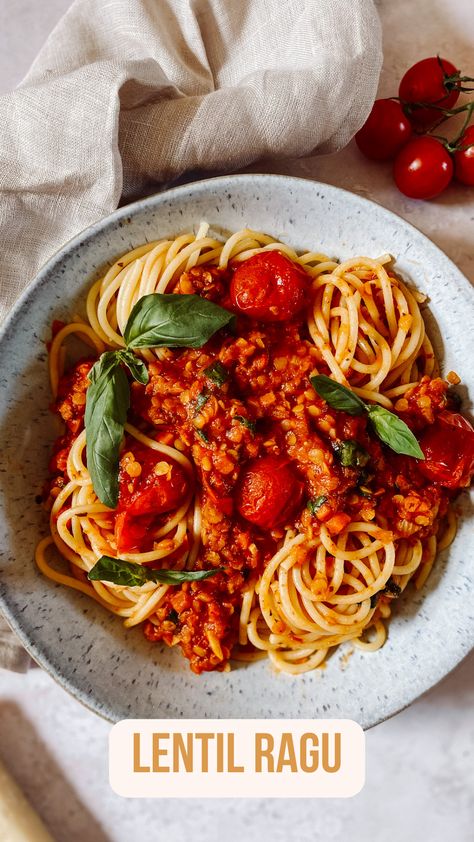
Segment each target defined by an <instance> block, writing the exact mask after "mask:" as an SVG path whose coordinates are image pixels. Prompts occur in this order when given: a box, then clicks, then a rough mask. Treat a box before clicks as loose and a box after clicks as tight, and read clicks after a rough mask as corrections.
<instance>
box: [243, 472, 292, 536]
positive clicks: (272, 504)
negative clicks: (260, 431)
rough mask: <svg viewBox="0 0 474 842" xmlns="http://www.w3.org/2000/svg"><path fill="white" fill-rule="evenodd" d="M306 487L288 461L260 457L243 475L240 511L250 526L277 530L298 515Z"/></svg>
mask: <svg viewBox="0 0 474 842" xmlns="http://www.w3.org/2000/svg"><path fill="white" fill-rule="evenodd" d="M303 488H304V486H303V483H302V482H301V481H300V480H299V479H298V477H297V476H296V474H295V473H294V471H293V469H292V468H291V465H290V464H289V462H288V459H285V458H282V457H278V456H259V457H257V458H256V459H254V460H253V461H252V462H249V464H248V465H247V467H246V469H245V471H244V473H243V474H242V476H241V479H240V483H239V485H238V487H237V496H236V505H237V509H238V511H239V512H240V514H241V515H242V517H243V518H245V520H248V521H250V523H254V524H255V525H256V526H260V527H261V528H262V529H274V528H275V527H276V526H280V525H282V524H283V523H284V522H285V521H286V520H287V519H288V518H290V517H291V516H292V515H293V514H294V513H295V511H296V509H297V508H298V506H299V505H300V503H301V498H302V496H303Z"/></svg>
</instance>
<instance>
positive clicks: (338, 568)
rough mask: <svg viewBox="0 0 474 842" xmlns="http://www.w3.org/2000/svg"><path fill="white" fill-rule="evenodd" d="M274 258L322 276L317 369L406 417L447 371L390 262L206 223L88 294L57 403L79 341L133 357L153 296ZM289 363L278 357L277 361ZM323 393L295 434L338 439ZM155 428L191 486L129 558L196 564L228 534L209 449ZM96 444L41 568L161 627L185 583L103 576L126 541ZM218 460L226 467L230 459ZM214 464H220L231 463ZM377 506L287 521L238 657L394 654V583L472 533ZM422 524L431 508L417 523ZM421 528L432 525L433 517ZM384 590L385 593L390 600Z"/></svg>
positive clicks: (313, 312) (313, 322) (249, 585)
mask: <svg viewBox="0 0 474 842" xmlns="http://www.w3.org/2000/svg"><path fill="white" fill-rule="evenodd" d="M272 250H277V251H278V252H280V253H282V254H284V255H286V256H287V257H288V258H289V259H290V260H291V261H293V262H294V263H295V264H297V265H299V266H300V267H302V268H303V269H304V270H305V272H306V273H307V274H308V276H309V282H308V290H309V301H308V307H307V328H305V330H307V333H306V336H307V340H306V342H307V344H308V345H310V344H312V345H313V350H312V351H311V352H310V353H311V355H312V365H311V373H312V374H317V373H327V374H329V375H330V376H331V377H332V378H333V379H334V380H335V381H337V382H338V383H340V384H343V385H345V386H348V387H350V388H351V390H352V391H353V392H354V393H355V394H356V395H358V396H359V397H360V398H362V399H363V400H364V401H368V402H370V403H371V404H378V405H380V406H382V407H384V408H386V409H389V410H393V409H395V410H397V411H404V410H406V409H407V407H408V401H409V399H410V395H411V394H412V393H413V390H416V389H417V387H419V386H420V382H422V381H423V378H425V381H428V380H431V379H432V378H434V377H436V375H437V371H436V360H435V356H434V353H433V349H432V346H431V343H430V341H429V339H428V337H427V335H426V332H425V326H424V322H423V318H422V315H421V312H420V307H419V304H420V303H421V302H422V301H423V300H424V298H423V296H421V295H420V294H419V293H417V292H415V291H414V290H413V289H411V288H409V287H408V286H407V285H406V284H405V283H404V282H403V281H402V280H401V279H400V278H398V277H396V276H395V274H394V273H393V270H391V269H390V263H391V258H390V256H389V255H383V256H381V257H379V258H378V259H376V260H375V259H370V258H367V257H357V258H351V259H349V260H345V261H344V262H343V263H340V264H338V263H336V262H335V261H334V260H330V259H329V258H328V257H326V256H325V255H323V254H320V253H318V252H313V251H310V252H306V253H303V254H298V253H297V252H296V251H294V250H293V249H292V248H290V247H289V246H287V245H286V244H284V243H280V242H277V241H275V240H274V239H273V238H272V237H270V236H268V235H266V234H262V233H258V232H255V231H251V230H247V229H245V230H242V231H239V232H237V233H235V234H233V235H232V236H230V237H229V238H228V239H226V240H225V241H221V240H220V239H217V238H216V237H213V236H211V235H210V233H209V226H208V225H207V224H206V223H201V225H200V226H199V229H198V231H197V233H196V234H193V233H185V234H182V235H180V236H178V237H176V238H171V239H163V240H157V241H154V242H151V243H147V244H145V245H142V246H140V247H138V248H135V249H133V250H132V251H130V252H129V253H128V254H125V255H124V256H123V257H121V258H120V259H119V260H117V261H116V262H115V263H114V265H113V266H112V267H111V268H110V269H109V270H108V271H107V272H106V274H105V275H104V277H102V278H100V279H99V280H98V281H97V282H96V283H94V285H93V286H92V287H91V289H90V292H89V295H88V297H87V307H86V311H87V323H86V322H85V321H83V320H82V319H79V318H76V319H74V321H73V322H72V323H71V324H68V325H66V326H65V327H63V328H61V329H60V330H59V331H58V332H57V334H56V336H55V337H54V339H53V341H52V344H51V349H50V356H49V361H50V377H51V388H52V392H53V396H54V397H55V398H56V397H57V394H58V388H59V384H60V382H61V378H62V377H63V374H64V372H63V366H64V358H65V354H64V345H65V342H66V340H68V338H69V337H70V336H71V335H73V334H74V335H77V336H78V337H79V338H80V339H82V340H83V341H84V342H85V343H86V344H87V345H88V346H90V349H91V352H92V353H93V354H94V355H95V356H99V355H100V354H101V353H103V352H104V351H105V350H111V349H117V348H122V347H124V345H125V342H124V338H123V334H124V330H125V325H126V323H127V320H128V318H129V316H130V313H131V311H132V309H133V307H134V305H135V304H136V302H137V301H138V300H139V299H141V298H142V297H143V296H145V295H149V294H151V293H166V292H170V291H171V290H173V289H175V287H176V284H177V283H178V282H179V280H180V278H182V277H183V273H185V276H187V274H189V272H190V271H191V270H194V269H196V268H198V267H202V268H203V269H207V268H210V267H217V268H219V269H220V270H223V271H225V270H226V269H228V267H229V266H230V267H235V266H236V265H237V264H239V263H241V262H243V261H245V260H247V259H248V258H250V257H252V256H253V255H255V254H257V253H260V252H267V251H272ZM176 353H177V352H175V351H170V350H169V349H166V348H161V349H153V350H150V349H148V350H144V351H142V352H140V356H141V357H142V359H143V360H144V361H145V362H146V363H147V365H153V364H154V361H155V364H156V361H158V363H159V362H160V361H163V360H164V361H166V360H168V359H173V355H175V354H176ZM278 359H280V358H278ZM284 363H285V361H284V360H283V362H278V363H277V360H276V359H274V360H273V368H274V369H276V368H277V365H279V366H280V367H283V366H284ZM315 398H316V396H315V395H314V393H312V392H311V390H310V389H309V387H308V383H307V381H306V383H305V385H304V387H303V386H302V390H301V396H299V397H298V399H297V400H295V402H294V406H292V408H291V413H292V414H291V416H289V419H288V418H286V417H285V418H284V419H283V420H282V421H281V425H282V429H283V433H284V435H285V436H286V437H287V438H286V439H285V441H288V442H291V441H292V437H291V434H292V432H293V427H292V426H291V424H292V423H293V422H292V420H291V419H294V418H298V417H299V414H301V413H302V412H303V410H304V413H305V414H306V415H305V417H307V418H308V419H309V421H314V422H315V423H316V422H317V423H318V425H319V426H318V430H319V433H321V434H322V433H323V432H324V429H325V428H324V424H325V423H326V428H327V434H328V436H329V437H331V436H332V433H333V430H332V428H333V427H334V421H333V420H331V414H330V413H329V415H328V416H321V410H320V405H319V404H318V403H317V401H315ZM78 400H83V398H79V399H78ZM217 403H218V401H216V404H217ZM301 408H302V409H301ZM208 409H209V407H208ZM216 411H217V410H216ZM209 412H210V409H209ZM273 421H274V419H273ZM139 426H140V425H139ZM139 426H137V425H136V423H135V422H134V423H127V425H126V428H125V430H126V434H127V437H128V438H129V440H130V441H135V442H140V443H141V444H143V445H146V446H147V447H148V448H151V449H152V450H153V451H155V452H156V455H157V460H158V463H159V459H160V457H161V458H162V459H164V460H165V462H163V464H164V465H165V466H166V465H167V461H166V460H168V461H170V462H172V463H176V464H177V465H179V466H180V468H182V469H183V470H184V471H185V472H186V475H187V476H189V481H190V484H189V489H190V492H189V494H188V495H187V496H186V499H184V500H183V501H182V503H181V504H180V505H179V507H178V508H177V509H176V510H174V511H172V512H171V513H168V514H167V515H166V517H165V518H164V519H162V522H160V525H159V526H158V527H157V528H156V529H155V532H154V534H153V546H152V549H149V550H147V551H146V552H138V551H136V552H128V553H121V556H120V557H121V558H123V559H124V560H125V561H128V562H132V563H135V564H139V565H143V564H146V565H152V566H157V567H159V566H162V567H172V568H173V569H175V570H185V569H186V570H192V569H194V568H195V566H196V563H197V562H198V560H199V558H200V556H201V553H202V552H203V548H206V546H207V545H208V543H209V538H208V536H209V530H212V529H213V528H214V527H213V524H212V522H211V521H209V511H211V509H209V507H208V508H206V507H205V506H204V505H203V502H202V501H203V489H202V487H201V484H200V482H199V479H197V478H196V466H195V464H194V459H193V452H194V451H193V449H192V448H186V447H183V445H182V442H180V441H179V438H178V437H177V439H176V440H172V441H169V442H168V443H165V441H158V440H157V438H156V437H155V435H154V434H155V433H156V430H151V429H147V430H145V429H143V425H141V426H142V429H140V428H139ZM262 442H263V439H262ZM263 447H265V442H263V443H262V448H263ZM85 448H86V431H85V430H84V429H81V430H80V431H79V433H78V435H77V436H76V437H75V439H74V441H73V443H72V446H71V447H70V450H69V453H68V456H67V468H66V472H65V481H64V483H63V485H62V487H59V486H58V487H56V488H55V489H54V493H53V498H54V499H53V500H52V507H51V513H50V535H49V536H48V537H47V538H44V539H43V540H42V541H40V543H39V545H38V548H37V552H36V562H37V565H38V567H39V569H40V570H41V571H42V573H43V574H44V575H45V576H47V577H48V578H50V579H52V580H53V581H55V582H59V583H61V584H64V585H66V586H68V587H72V588H75V589H76V590H78V591H81V592H82V593H85V594H87V595H88V596H90V597H93V598H94V599H95V600H97V602H99V603H100V604H101V605H102V606H103V607H104V608H106V609H108V610H109V611H111V612H113V613H114V614H117V615H119V616H120V617H122V618H123V621H124V624H125V626H127V627H130V626H135V625H137V624H140V623H142V622H144V621H145V620H148V621H150V622H151V623H152V624H154V625H155V626H156V627H158V626H159V625H160V623H161V620H160V616H159V609H160V606H163V604H164V603H165V601H166V599H167V598H169V596H170V593H171V592H173V591H174V587H173V586H169V585H163V584H158V583H156V582H152V581H149V582H146V584H143V585H141V586H131V587H127V586H121V585H117V584H112V583H111V582H107V581H89V580H88V579H87V573H88V572H89V571H90V570H91V569H92V568H93V566H94V565H95V564H96V562H97V561H98V559H99V558H101V557H102V556H104V555H106V556H112V557H116V556H117V542H116V536H115V533H114V522H115V521H114V518H115V513H114V512H113V511H112V510H111V509H109V508H108V507H107V506H105V505H103V504H102V503H101V502H100V501H99V499H98V497H97V495H96V494H95V492H94V488H93V485H92V480H91V477H90V474H89V472H88V469H87V464H86V456H85ZM231 449H232V448H230V446H229V451H230V450H231ZM210 455H211V457H212V458H214V455H215V453H214V452H213V453H211V454H210ZM226 455H227V454H226ZM221 456H222V454H221ZM229 458H232V457H229ZM308 459H309V460H311V459H314V460H315V463H317V464H318V470H320V471H321V472H322V473H324V472H325V473H326V475H328V476H330V475H331V471H332V470H333V469H332V466H331V464H330V463H329V464H328V463H327V461H326V462H325V461H324V454H323V455H321V454H319V456H318V454H317V453H316V454H313V456H311V454H310V455H309V456H308ZM318 459H319V460H320V462H319V463H318ZM221 462H222V458H221ZM212 469H213V470H214V469H216V470H217V468H215V464H213V467H212ZM198 476H199V475H198ZM348 499H349V498H348ZM351 499H352V498H351ZM358 499H359V498H358ZM361 499H362V498H361ZM374 500H375V502H374ZM376 502H377V501H376V498H374V497H373V495H370V494H368V493H367V496H366V499H362V503H361V504H360V505H359V504H358V505H359V509H358V516H357V518H355V519H351V520H350V522H349V523H347V524H346V525H345V526H344V528H343V529H342V530H341V531H338V530H337V529H331V528H330V525H331V521H330V520H329V522H328V523H327V522H326V521H325V520H324V519H322V520H318V519H316V518H314V517H311V516H310V514H309V512H308V511H307V510H306V509H305V510H304V513H303V515H302V516H301V517H299V518H295V519H293V522H292V523H290V524H287V525H286V529H285V530H283V531H282V535H281V537H280V538H277V539H276V540H277V544H276V549H275V552H274V553H273V555H272V556H271V557H270V558H269V559H267V560H266V562H265V564H264V565H263V566H261V567H260V569H253V571H252V572H251V575H249V576H248V577H247V580H246V584H245V586H244V587H243V588H242V591H241V593H240V597H239V606H238V612H239V620H238V628H236V631H235V637H236V640H235V643H236V646H235V648H234V650H233V657H237V658H240V659H243V660H253V659H254V658H257V657H260V656H263V655H265V654H266V655H268V657H269V659H270V660H271V662H272V664H273V666H274V667H275V668H276V669H278V670H281V671H283V672H287V673H302V672H306V671H308V670H312V669H314V668H315V667H318V666H320V665H321V664H322V663H323V661H324V659H325V657H326V655H327V653H328V651H329V650H330V649H332V648H333V647H335V646H338V645H339V644H340V643H344V642H346V641H352V643H353V644H355V645H356V646H358V647H361V648H363V649H366V650H375V649H378V648H379V647H380V646H382V645H383V643H384V641H385V638H386V621H387V620H388V618H389V616H390V613H391V607H390V606H391V598H392V596H393V595H394V594H393V590H392V592H390V590H389V591H387V590H386V588H387V584H388V583H391V587H392V589H393V587H394V586H395V588H396V592H397V593H400V592H402V591H404V590H405V588H406V586H407V584H408V582H409V581H410V580H412V579H413V580H414V582H415V584H416V586H417V587H421V586H422V585H423V584H424V582H425V581H426V578H427V576H428V574H429V572H430V569H431V567H432V564H433V562H434V560H435V557H436V554H437V552H438V551H439V549H440V548H443V547H445V546H447V544H448V543H449V542H450V541H451V540H452V538H453V536H454V533H455V528H456V525H455V518H454V514H453V512H452V510H451V509H450V510H449V512H448V516H447V518H445V520H444V526H443V529H441V528H438V526H439V524H438V522H437V520H436V513H435V514H434V515H433V516H432V517H431V520H430V521H429V524H430V525H432V528H431V529H430V530H429V534H427V530H425V531H424V532H423V530H420V526H419V524H415V519H416V518H413V519H408V520H407V522H406V524H405V526H404V527H401V528H400V529H399V532H398V534H394V529H393V525H392V524H390V523H388V522H387V515H386V512H384V511H383V510H382V509H381V510H380V511H379V509H378V506H377V504H376ZM212 511H214V509H212ZM361 512H362V515H363V516H362V515H361ZM420 516H421V515H420V514H419V512H417V513H416V517H420ZM422 516H424V512H423V514H422ZM427 517H429V516H427ZM420 523H421V524H422V525H423V526H424V525H425V521H423V520H422V521H420ZM403 529H404V531H403ZM417 529H418V531H417ZM420 531H421V535H420V534H419V532H420ZM54 547H55V548H56V549H57V550H58V551H59V554H60V556H61V557H62V558H63V559H64V560H65V561H66V562H67V563H68V566H69V571H68V572H65V569H64V565H62V566H60V565H59V564H58V560H57V557H56V558H53V550H54ZM249 552H250V550H249ZM167 559H171V562H169V561H168V562H167ZM209 581H212V580H209ZM381 595H384V597H383V598H382V599H380V598H379V599H377V597H380V596H381ZM157 612H158V614H157ZM206 628H207V638H208V640H209V647H210V650H211V651H212V663H211V666H214V667H215V668H225V669H226V668H228V666H227V662H226V658H225V657H224V655H223V649H222V646H221V643H220V641H219V639H218V635H216V633H214V631H213V629H212V627H211V626H208V627H206ZM178 638H179V635H178V634H177V635H176V640H174V639H173V642H180V641H179V639H178ZM209 668H210V667H209Z"/></svg>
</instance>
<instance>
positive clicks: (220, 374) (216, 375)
mask: <svg viewBox="0 0 474 842" xmlns="http://www.w3.org/2000/svg"><path fill="white" fill-rule="evenodd" d="M204 374H205V375H206V377H207V378H208V379H209V380H212V382H213V383H215V384H216V385H217V386H222V385H223V384H224V383H225V382H226V380H228V379H229V372H228V371H227V369H226V368H224V366H223V365H222V363H221V362H219V360H217V362H215V363H212V365H209V366H208V367H207V368H205V369H204Z"/></svg>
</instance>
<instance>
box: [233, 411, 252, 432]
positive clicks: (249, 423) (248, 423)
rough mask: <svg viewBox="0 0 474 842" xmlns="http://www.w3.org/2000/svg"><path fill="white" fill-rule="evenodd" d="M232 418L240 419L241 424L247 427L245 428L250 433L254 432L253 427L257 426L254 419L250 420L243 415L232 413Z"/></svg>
mask: <svg viewBox="0 0 474 842" xmlns="http://www.w3.org/2000/svg"><path fill="white" fill-rule="evenodd" d="M234 418H235V420H236V421H240V423H241V424H243V425H244V427H247V429H248V430H250V432H251V433H255V429H256V426H257V425H256V422H255V421H251V420H250V418H244V416H243V415H234Z"/></svg>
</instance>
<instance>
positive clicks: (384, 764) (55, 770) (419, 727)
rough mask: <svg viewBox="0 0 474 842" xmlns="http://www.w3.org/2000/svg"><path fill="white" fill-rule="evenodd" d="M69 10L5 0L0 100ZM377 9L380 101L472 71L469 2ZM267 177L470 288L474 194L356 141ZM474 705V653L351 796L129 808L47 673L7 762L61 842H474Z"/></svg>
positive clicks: (371, 746) (402, 728) (5, 752)
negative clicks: (407, 73) (415, 72)
mask: <svg viewBox="0 0 474 842" xmlns="http://www.w3.org/2000/svg"><path fill="white" fill-rule="evenodd" d="M104 2H105V0H104ZM69 5H70V3H69V0H0V93H2V92H3V91H7V90H9V89H11V88H13V87H14V86H15V85H16V84H17V83H18V82H19V81H20V79H21V78H22V76H23V75H24V73H25V72H26V70H27V68H28V66H29V64H30V63H31V61H32V60H33V59H34V57H35V55H36V53H37V52H38V50H39V49H40V48H41V45H42V44H43V43H44V40H45V39H46V37H47V35H48V33H49V32H50V31H51V29H52V28H53V26H54V25H55V23H56V21H57V20H58V19H59V17H60V16H61V14H63V12H64V11H65V10H66V9H67V7H68V6H69ZM378 7H379V10H380V14H381V18H382V23H383V28H384V50H385V62H384V68H383V72H382V77H381V82H380V94H381V95H385V96H388V95H392V94H395V93H396V88H397V82H398V80H399V79H400V77H401V75H402V73H403V71H404V70H405V69H406V68H407V67H408V66H409V65H410V64H411V63H413V62H414V61H416V60H417V59H419V58H423V57H425V56H427V55H433V54H436V53H437V52H438V51H439V52H440V53H441V54H442V55H444V56H446V57H447V58H450V59H451V60H453V61H454V62H457V63H458V66H459V65H461V67H462V69H463V70H464V71H465V72H467V71H470V73H471V75H474V50H473V45H474V13H473V6H472V0H416V2H413V1H412V0H397V1H396V2H394V1H393V0H380V2H379V3H378ZM255 169H258V168H257V167H256V168H255ZM271 170H272V171H274V172H282V173H290V174H293V175H300V176H303V177H306V178H315V179H319V180H321V181H326V182H329V183H331V184H335V185H338V186H340V187H344V188H347V189H349V190H352V191H354V192H356V193H360V194H361V195H364V196H367V197H368V198H373V199H375V200H376V201H378V202H380V203H381V204H383V205H385V206H386V207H387V208H389V209H391V210H394V211H395V212H396V213H399V214H400V215H401V216H403V217H405V218H406V219H407V220H409V221H410V222H412V223H414V224H415V225H416V226H418V227H419V228H420V229H421V230H422V231H424V233H426V234H427V235H428V236H430V237H431V238H432V239H433V240H434V241H435V242H436V243H437V244H438V245H439V246H440V247H441V248H442V249H444V251H446V253H447V254H448V255H449V256H450V257H451V258H452V259H453V260H454V261H455V262H456V263H457V265H458V266H459V267H460V269H461V270H462V271H463V272H464V273H465V274H466V275H467V277H468V278H469V279H470V280H471V281H472V282H474V250H473V239H474V237H473V234H474V191H473V190H472V189H471V190H468V189H466V188H462V187H460V186H458V187H454V188H452V189H450V190H449V191H448V193H446V194H445V195H444V196H442V197H440V198H439V199H437V200H435V201H433V202H430V203H419V202H412V201H410V200H409V199H405V198H404V197H403V196H401V195H400V194H399V193H397V191H396V189H395V187H394V186H393V183H392V180H391V175H390V170H389V167H386V166H378V165H374V164H371V163H369V162H367V161H365V160H364V159H362V158H361V157H360V155H359V154H358V152H357V150H356V149H355V148H354V145H353V144H351V145H350V146H349V147H347V148H346V149H345V150H343V151H342V152H340V153H338V154H337V155H334V156H331V157H326V158H324V159H317V158H313V159H307V160H305V161H290V162H285V163H279V164H278V165H274V166H272V167H271ZM473 566H474V559H473ZM440 645H441V644H440ZM473 710H474V654H471V656H470V657H468V658H467V659H466V660H465V661H464V662H463V664H461V666H459V667H458V668H457V669H456V670H455V671H454V672H453V673H452V674H451V675H450V676H448V677H447V678H446V679H445V680H444V681H443V682H442V683H441V684H440V685H438V686H437V687H435V688H434V689H433V690H431V691H430V692H429V693H428V694H426V695H425V696H424V697H423V698H421V699H419V700H418V701H417V702H416V703H415V704H413V705H412V706H411V707H410V708H409V709H408V710H405V711H403V712H402V713H400V714H399V715H398V716H396V717H394V718H393V719H391V720H390V721H388V722H385V723H383V724H382V725H379V726H378V727H377V728H374V729H373V730H372V731H370V732H369V733H368V734H367V782H366V786H365V788H364V789H363V791H362V792H361V793H360V794H359V795H358V796H356V797H355V798H353V799H349V800H340V799H338V800H334V801H316V800H314V801H307V800H304V801H301V802H300V801H296V800H295V801H290V800H285V801H283V800H280V801H273V800H260V799H258V800H247V801H245V800H226V799H224V800H210V801H202V802H199V801H196V800H186V801H182V802H181V801H179V802H176V801H169V802H166V801H163V800H157V801H153V800H148V799H144V800H125V799H121V798H119V797H118V796H116V795H115V794H114V793H113V792H112V791H111V790H110V788H109V785H108V778H107V737H108V733H109V728H110V726H109V725H108V724H107V723H106V722H104V721H102V720H101V719H99V718H98V717H97V716H96V715H95V714H93V713H90V712H89V711H87V710H85V709H84V708H83V707H81V705H80V704H79V703H78V702H76V701H75V700H74V699H72V698H70V697H69V696H68V695H67V694H66V692H65V691H63V690H62V689H61V688H60V687H59V686H58V685H56V684H55V682H54V681H53V680H52V679H51V678H50V677H49V676H48V675H46V674H45V673H44V672H43V671H42V670H40V669H38V668H34V669H31V670H30V671H29V673H27V674H26V675H16V674H13V673H7V672H5V671H2V670H0V755H1V756H2V757H3V759H4V762H5V763H6V764H7V766H8V767H9V768H10V770H11V772H12V773H13V774H14V776H15V777H16V778H17V780H18V782H19V783H20V784H21V786H22V787H23V788H24V790H25V792H26V793H27V795H28V796H29V798H30V799H31V801H32V803H33V804H34V805H35V807H36V808H37V810H38V811H39V813H40V814H41V816H42V817H43V819H44V821H45V822H46V824H47V825H48V827H49V828H50V829H51V832H52V833H53V835H54V836H55V838H56V839H57V840H58V842H129V840H130V839H133V840H136V842H142V840H147V842H148V840H149V842H184V840H189V839H190V838H191V839H193V840H197V842H208V840H209V842H214V840H218V839H221V838H222V839H226V842H234V840H235V842H237V840H240V839H241V838H245V839H246V840H248V842H257V840H259V839H261V838H264V839H270V838H271V839H272V842H286V841H287V840H293V839H295V840H298V842H306V841H308V842H309V840H312V842H323V840H324V842H327V840H331V842H347V840H350V842H363V840H364V842H365V840H370V842H394V841H395V840H397V842H398V840H403V842H415V840H416V842H417V841H418V840H421V839H429V840H430V842H446V840H448V839H452V840H456V842H469V840H472V839H474V768H473V767H474V763H473V755H474V751H473V749H474V713H473ZM2 842H3V840H2Z"/></svg>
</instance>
